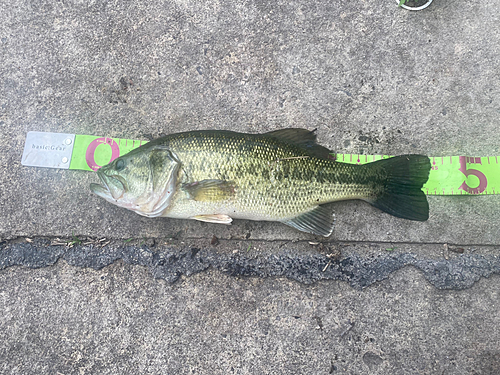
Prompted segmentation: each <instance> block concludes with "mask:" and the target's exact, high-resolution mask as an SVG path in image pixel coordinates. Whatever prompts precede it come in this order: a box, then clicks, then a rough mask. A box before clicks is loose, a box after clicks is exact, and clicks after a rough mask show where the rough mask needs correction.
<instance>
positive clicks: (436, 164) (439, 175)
mask: <svg viewBox="0 0 500 375" xmlns="http://www.w3.org/2000/svg"><path fill="white" fill-rule="evenodd" d="M146 143H147V141H140V140H132V139H125V138H123V139H122V138H110V137H99V136H91V135H80V134H77V135H72V134H60V133H42V132H29V133H28V135H27V137H26V144H25V147H24V153H23V157H22V161H21V163H22V164H23V165H26V166H35V167H49V168H66V169H79V170H86V171H96V170H97V169H99V168H100V167H102V166H103V165H106V164H108V163H109V162H111V161H113V160H114V159H116V158H117V157H119V156H120V155H125V154H126V153H128V152H130V151H132V150H133V149H135V148H137V147H140V146H142V145H143V144H146ZM68 146H71V147H68ZM390 157H391V155H360V154H337V155H336V158H337V161H339V162H344V163H350V164H366V163H371V162H373V161H377V160H381V159H388V158H390ZM430 159H431V171H430V173H429V180H428V181H427V183H426V184H425V185H424V186H423V188H422V190H423V191H424V193H425V194H427V195H491V194H500V163H499V157H498V156H484V157H470V156H441V157H430ZM68 161H69V163H68ZM68 165H69V167H68Z"/></svg>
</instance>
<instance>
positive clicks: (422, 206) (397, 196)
mask: <svg viewBox="0 0 500 375" xmlns="http://www.w3.org/2000/svg"><path fill="white" fill-rule="evenodd" d="M371 166H373V167H375V166H376V167H378V168H380V169H381V170H382V173H381V175H384V176H386V179H385V181H384V182H382V183H383V186H384V189H383V192H382V193H380V194H379V195H378V196H377V197H376V198H375V200H373V201H371V202H370V203H371V204H372V205H373V206H375V207H377V208H379V209H381V210H382V211H385V212H387V213H389V214H391V215H394V216H397V217H401V218H403V219H408V220H417V221H425V220H427V219H428V218H429V203H427V197H426V196H425V194H424V192H423V191H422V190H421V189H422V186H423V185H424V184H425V183H426V182H427V179H428V178H429V171H430V169H431V163H430V160H429V158H428V157H427V156H423V155H401V156H396V157H393V158H390V159H383V160H379V161H377V162H375V163H373V164H371Z"/></svg>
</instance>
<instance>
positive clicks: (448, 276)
mask: <svg viewBox="0 0 500 375" xmlns="http://www.w3.org/2000/svg"><path fill="white" fill-rule="evenodd" d="M59 259H63V260H64V261H66V262H67V263H68V264H70V265H73V266H76V267H89V268H93V269H101V268H103V267H106V266H108V265H110V264H112V263H113V262H115V261H117V260H120V259H121V260H123V261H124V262H126V263H128V264H131V265H140V266H145V267H148V269H149V270H150V272H151V274H152V275H153V276H154V277H155V278H159V279H164V280H166V281H167V282H170V283H173V282H175V281H177V280H178V279H179V278H180V277H181V276H182V275H185V276H190V275H192V274H195V273H198V272H202V271H204V270H206V269H208V268H209V267H212V268H214V269H217V270H219V271H221V272H224V273H226V274H229V275H231V276H255V277H263V278H264V277H273V276H274V277H276V276H278V277H279V276H284V277H287V278H289V279H292V280H296V281H298V282H300V283H304V284H310V283H314V282H316V281H320V280H340V281H345V282H348V283H349V284H350V285H351V286H352V287H353V288H355V289H363V288H365V287H367V286H369V285H371V284H373V283H375V282H377V281H381V280H384V279H386V278H387V277H388V276H389V275H390V274H391V273H392V272H394V271H397V270H399V269H401V268H403V267H405V266H413V267H415V268H417V269H418V270H420V271H421V272H422V274H423V275H424V277H425V278H426V279H427V280H428V281H429V282H430V283H431V284H432V285H434V286H435V287H436V288H439V289H465V288H469V287H471V286H472V285H473V284H474V282H476V281H477V280H479V279H480V278H481V277H489V276H490V275H492V274H499V273H500V258H499V257H498V256H495V255H483V254H474V253H467V254H459V255H457V256H455V257H454V258H453V259H422V258H421V257H419V256H417V254H413V253H389V252H387V254H379V255H376V256H370V257H365V256H360V255H357V254H351V255H348V256H345V257H344V256H342V257H338V258H332V257H329V256H328V255H325V254H319V253H311V252H309V253H302V252H297V250H296V249H295V244H293V243H290V244H288V245H286V246H283V247H282V248H281V249H280V250H279V251H278V252H274V253H271V252H267V253H262V252H260V253H258V254H257V255H255V254H252V253H248V252H247V253H245V252H236V253H225V252H218V251H217V250H216V249H214V248H211V247H208V248H200V247H194V246H184V247H178V246H175V247H169V246H154V245H153V246H148V245H141V246H139V245H137V246H134V245H118V244H109V245H106V246H102V247H101V246H96V245H76V246H72V247H68V246H64V245H50V240H47V239H35V240H34V241H33V242H21V243H15V242H14V243H5V244H4V245H2V247H1V250H0V269H5V268H7V267H12V266H25V267H29V268H40V267H48V266H51V265H53V264H55V263H56V262H57V261H58V260H59Z"/></svg>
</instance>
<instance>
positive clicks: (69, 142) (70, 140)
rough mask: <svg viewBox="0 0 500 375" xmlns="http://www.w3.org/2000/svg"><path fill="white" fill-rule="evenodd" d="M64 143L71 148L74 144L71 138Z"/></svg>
mask: <svg viewBox="0 0 500 375" xmlns="http://www.w3.org/2000/svg"><path fill="white" fill-rule="evenodd" d="M64 143H66V144H67V145H68V146H69V145H70V144H72V143H73V140H72V139H71V138H66V140H65V141H64Z"/></svg>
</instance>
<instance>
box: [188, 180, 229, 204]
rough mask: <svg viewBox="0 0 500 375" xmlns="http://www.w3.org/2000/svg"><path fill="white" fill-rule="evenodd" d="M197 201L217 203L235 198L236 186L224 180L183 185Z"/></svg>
mask: <svg viewBox="0 0 500 375" xmlns="http://www.w3.org/2000/svg"><path fill="white" fill-rule="evenodd" d="M182 190H184V191H186V192H187V193H188V194H189V196H190V198H191V199H194V200H195V201H205V202H217V201H222V200H226V199H229V198H231V197H232V196H234V192H235V191H234V184H233V183H232V182H230V181H224V180H202V181H196V182H192V183H189V184H184V185H182Z"/></svg>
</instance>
